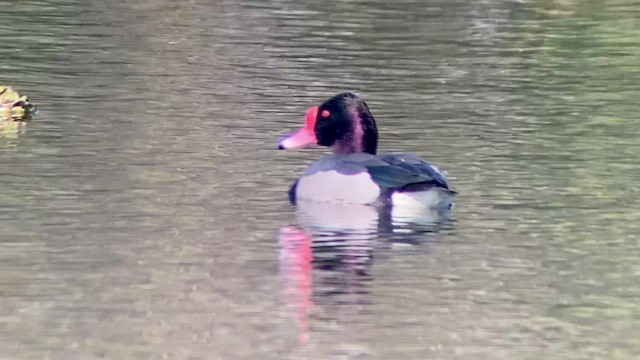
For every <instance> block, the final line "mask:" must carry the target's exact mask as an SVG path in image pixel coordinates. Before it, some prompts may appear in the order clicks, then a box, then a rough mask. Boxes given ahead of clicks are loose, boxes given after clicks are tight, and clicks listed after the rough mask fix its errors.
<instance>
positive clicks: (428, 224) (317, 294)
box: [279, 201, 451, 344]
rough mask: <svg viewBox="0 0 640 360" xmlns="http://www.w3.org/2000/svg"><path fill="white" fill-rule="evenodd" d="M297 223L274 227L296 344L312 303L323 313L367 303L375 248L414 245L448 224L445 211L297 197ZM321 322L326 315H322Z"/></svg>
mask: <svg viewBox="0 0 640 360" xmlns="http://www.w3.org/2000/svg"><path fill="white" fill-rule="evenodd" d="M296 215H297V219H298V223H299V225H300V227H295V226H285V227H283V228H281V229H280V235H279V244H280V266H281V273H282V277H283V280H284V282H285V299H286V301H287V303H288V306H289V307H290V308H291V309H293V312H294V313H295V315H296V318H297V322H298V327H299V331H300V336H299V339H300V342H301V343H303V344H304V343H307V342H308V341H309V338H310V333H311V332H312V330H311V327H310V325H309V323H310V313H312V308H313V306H314V305H315V306H317V307H324V308H325V309H324V311H322V313H324V314H334V313H335V314H344V311H334V310H332V308H334V307H336V306H347V307H350V308H351V309H352V311H358V309H359V307H358V305H364V304H367V303H369V302H370V299H369V295H370V292H369V291H368V283H369V282H370V281H373V280H374V279H373V275H372V272H371V267H372V266H373V259H374V255H375V251H376V249H377V248H387V247H388V245H391V246H392V245H393V244H400V243H405V244H420V243H421V242H423V241H424V239H425V234H427V233H433V232H437V231H438V229H439V228H440V227H442V226H443V225H445V224H448V223H450V219H451V211H450V210H445V211H436V210H432V209H422V210H421V211H419V212H416V211H415V210H414V211H413V212H404V211H402V210H401V209H396V211H393V210H392V209H388V208H376V207H373V206H366V205H356V204H332V203H325V202H313V201H300V202H298V204H297V207H296ZM325 320H326V317H325Z"/></svg>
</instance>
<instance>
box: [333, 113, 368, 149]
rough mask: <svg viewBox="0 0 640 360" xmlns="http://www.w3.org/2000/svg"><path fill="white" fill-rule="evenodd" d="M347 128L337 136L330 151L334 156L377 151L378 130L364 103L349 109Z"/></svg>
mask: <svg viewBox="0 0 640 360" xmlns="http://www.w3.org/2000/svg"><path fill="white" fill-rule="evenodd" d="M346 112H347V113H348V116H349V119H350V121H349V123H350V125H349V126H346V127H344V130H346V131H345V132H344V133H343V134H342V136H337V139H336V140H335V142H334V143H333V146H332V149H333V152H334V153H335V154H353V153H363V152H364V153H369V154H372V155H375V154H376V152H377V150H378V128H377V126H376V121H375V119H374V118H373V115H371V112H370V111H369V108H368V107H367V105H366V104H365V103H364V102H360V103H358V104H357V106H353V107H351V108H349V109H348V110H347V111H346Z"/></svg>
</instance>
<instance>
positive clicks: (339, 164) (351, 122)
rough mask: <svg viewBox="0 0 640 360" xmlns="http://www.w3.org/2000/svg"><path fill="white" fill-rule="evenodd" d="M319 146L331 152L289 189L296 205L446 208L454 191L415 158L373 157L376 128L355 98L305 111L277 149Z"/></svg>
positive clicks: (433, 169) (335, 98)
mask: <svg viewBox="0 0 640 360" xmlns="http://www.w3.org/2000/svg"><path fill="white" fill-rule="evenodd" d="M314 145H320V146H325V147H328V148H330V149H331V150H332V154H330V155H326V156H324V157H322V158H320V159H319V160H318V161H316V162H314V163H312V164H311V165H310V166H309V167H308V168H307V169H306V170H305V171H304V172H303V173H302V175H301V176H300V177H299V178H298V179H297V180H295V181H294V183H293V185H292V186H291V188H290V190H289V200H290V202H291V203H292V204H294V205H295V204H296V203H299V202H301V201H314V202H328V203H339V204H362V205H373V206H383V207H394V208H395V207H407V208H424V209H451V208H452V206H453V197H454V195H455V194H456V192H455V191H453V190H451V189H450V187H449V182H448V180H447V177H446V175H445V173H444V172H443V171H442V170H440V169H439V168H438V167H436V166H434V165H431V164H430V163H428V162H427V161H425V160H423V159H421V158H420V157H418V156H417V155H414V154H407V153H390V154H383V155H378V154H377V150H378V128H377V125H376V121H375V119H374V117H373V115H372V113H371V111H370V110H369V106H368V105H367V104H366V102H365V101H364V100H363V99H362V98H360V97H359V96H358V95H356V94H354V93H351V92H346V93H342V94H338V95H335V96H333V97H331V98H330V99H328V100H326V101H325V102H323V103H322V104H320V105H319V106H313V107H311V108H310V109H309V110H308V111H307V113H306V119H305V125H304V127H303V128H302V129H300V130H298V131H296V132H294V133H292V134H291V135H289V136H286V137H284V138H282V139H281V140H280V142H279V145H278V148H279V149H281V150H296V149H303V148H307V147H311V146H314Z"/></svg>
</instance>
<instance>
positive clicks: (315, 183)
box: [296, 169, 380, 204]
mask: <svg viewBox="0 0 640 360" xmlns="http://www.w3.org/2000/svg"><path fill="white" fill-rule="evenodd" d="M379 196H380V187H379V186H378V185H377V184H376V183H375V182H374V181H373V180H372V179H371V176H370V175H369V174H368V173H367V172H364V171H362V172H358V173H345V172H342V171H340V170H338V169H332V170H324V171H316V172H314V173H312V174H309V175H304V176H302V177H301V178H300V179H299V180H298V185H297V187H296V199H304V200H312V201H322V202H334V203H344V204H372V203H375V202H376V201H377V200H378V198H379Z"/></svg>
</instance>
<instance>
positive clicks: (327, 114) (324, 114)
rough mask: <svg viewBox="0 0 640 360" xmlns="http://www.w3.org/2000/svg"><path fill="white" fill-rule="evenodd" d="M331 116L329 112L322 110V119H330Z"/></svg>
mask: <svg viewBox="0 0 640 360" xmlns="http://www.w3.org/2000/svg"><path fill="white" fill-rule="evenodd" d="M329 115H331V113H330V112H329V110H322V112H321V113H320V116H322V117H329Z"/></svg>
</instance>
